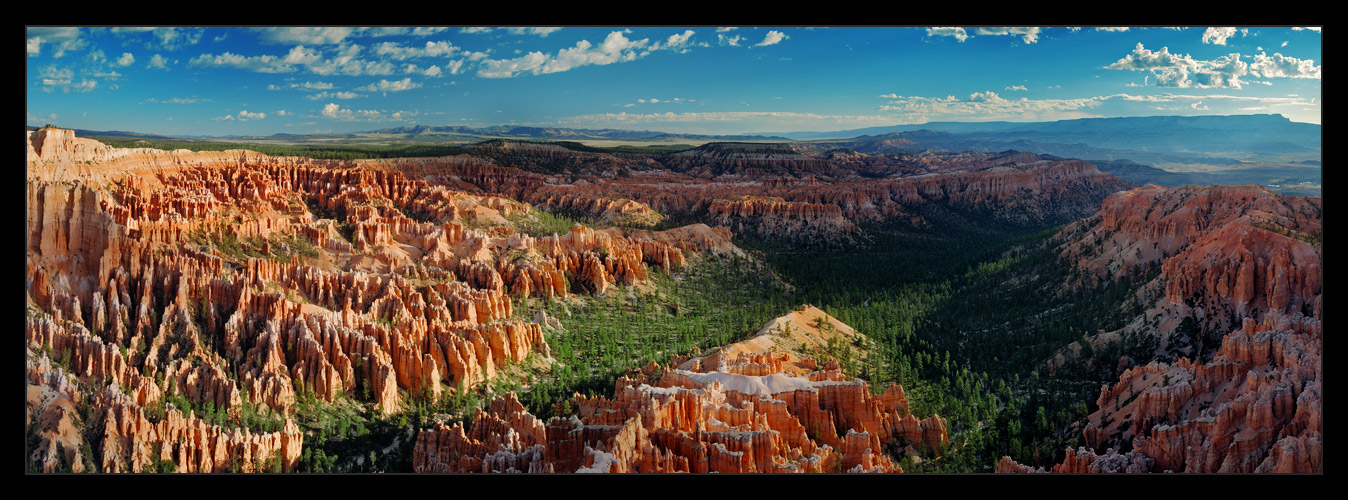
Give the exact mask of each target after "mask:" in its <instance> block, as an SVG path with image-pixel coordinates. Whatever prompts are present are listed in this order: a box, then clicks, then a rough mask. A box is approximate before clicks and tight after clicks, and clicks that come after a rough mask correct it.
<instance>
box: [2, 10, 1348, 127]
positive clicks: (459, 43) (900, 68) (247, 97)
mask: <svg viewBox="0 0 1348 500" xmlns="http://www.w3.org/2000/svg"><path fill="white" fill-rule="evenodd" d="M25 45H26V50H27V72H26V73H25V77H26V79H27V83H26V87H25V88H26V90H27V98H28V100H27V123H28V124H29V125H43V124H46V123H52V124H56V125H59V126H62V127H66V128H81V129H89V130H125V131H135V132H144V133H158V134H168V135H216V136H219V135H269V134H274V133H292V134H305V133H315V132H355V131H362V130H374V129H379V128H387V127H395V126H401V125H469V126H486V125H512V124H513V125H530V126H560V127H574V128H617V129H628V130H660V131H669V132H683V133H703V134H738V133H751V132H796V131H832V130H843V129H852V128H861V127H872V126H883V125H896V124H910V123H924V122H928V121H988V120H1006V121H1047V120H1060V119H1072V118H1085V117H1114V116H1152V115H1210V114H1217V115H1227V114H1263V113H1276V114H1282V115H1284V116H1287V117H1288V118H1290V119H1292V120H1293V121H1299V122H1310V123H1320V120H1321V85H1320V84H1321V79H1320V73H1321V66H1320V61H1321V48H1322V42H1321V35H1320V30H1319V28H1306V29H1302V28H1287V27H1280V28H1268V27H1207V26H1201V27H1188V28H1161V27H1150V28H1136V27H1134V28H1094V27H1082V28H1074V27H1072V28H1069V27H1012V28H998V27H902V28H801V27H737V28H736V27H715V26H712V27H706V26H702V27H631V28H627V27H609V28H594V27H585V28H576V27H565V28H541V27H534V28H461V27H450V28H426V27H420V28H395V27H378V28H360V27H319V28H303V27H290V28H256V27H254V28H216V27H204V28H203V27H192V28H183V27H160V28H126V27H116V28H113V27H100V28H58V27H29V28H27V36H26V39H25Z"/></svg>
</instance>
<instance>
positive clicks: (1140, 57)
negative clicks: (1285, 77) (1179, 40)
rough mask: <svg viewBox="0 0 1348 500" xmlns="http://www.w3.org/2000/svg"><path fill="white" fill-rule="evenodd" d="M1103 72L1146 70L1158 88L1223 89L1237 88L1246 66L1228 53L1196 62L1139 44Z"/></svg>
mask: <svg viewBox="0 0 1348 500" xmlns="http://www.w3.org/2000/svg"><path fill="white" fill-rule="evenodd" d="M1105 68H1107V69H1119V70H1133V71H1150V72H1151V74H1152V76H1154V77H1156V85H1157V86H1161V87H1179V88H1187V87H1199V88H1211V87H1223V88H1237V89H1238V88H1241V84H1242V83H1243V82H1241V80H1240V77H1241V76H1244V75H1245V74H1246V73H1248V72H1249V65H1248V64H1246V63H1245V62H1244V61H1242V60H1241V59H1240V54H1237V53H1232V54H1229V55H1226V56H1222V57H1219V58H1217V59H1213V60H1211V61H1203V60H1196V59H1194V58H1193V57H1191V56H1190V55H1188V54H1185V55H1184V56H1182V57H1181V56H1179V55H1176V54H1171V53H1170V50H1169V48H1168V47H1162V48H1161V50H1160V51H1156V52H1153V51H1150V50H1147V49H1146V48H1144V47H1143V45H1142V44H1141V43H1138V44H1137V47H1136V48H1134V49H1133V52H1132V53H1131V54H1128V55H1127V56H1124V57H1123V58H1122V59H1119V60H1118V61H1116V62H1114V64H1111V65H1109V66H1105Z"/></svg>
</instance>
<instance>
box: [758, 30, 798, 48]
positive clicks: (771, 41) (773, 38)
mask: <svg viewBox="0 0 1348 500" xmlns="http://www.w3.org/2000/svg"><path fill="white" fill-rule="evenodd" d="M787 38H790V37H788V36H786V35H784V34H782V32H780V31H777V30H772V31H769V32H768V34H767V35H766V36H764V37H763V41H761V42H758V43H757V44H754V47H766V46H768V45H776V44H779V43H781V42H782V40H786V39H787Z"/></svg>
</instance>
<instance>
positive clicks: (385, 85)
mask: <svg viewBox="0 0 1348 500" xmlns="http://www.w3.org/2000/svg"><path fill="white" fill-rule="evenodd" d="M420 86H421V84H420V83H416V82H413V81H412V79H411V78H410V77H409V78H403V79H402V80H397V81H392V82H390V81H388V80H384V79H380V80H379V82H378V83H371V84H369V85H366V86H364V87H356V90H363V91H366V92H402V91H404V90H412V89H415V88H417V87H420Z"/></svg>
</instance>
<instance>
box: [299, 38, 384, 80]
mask: <svg viewBox="0 0 1348 500" xmlns="http://www.w3.org/2000/svg"><path fill="white" fill-rule="evenodd" d="M361 50H362V47H361V46H360V45H355V44H349V45H348V44H344V45H340V46H338V48H337V49H336V52H335V55H334V57H332V58H331V59H324V60H323V61H321V62H318V63H314V64H310V65H309V71H312V72H314V73H316V74H319V75H333V74H338V75H348V76H361V75H372V76H377V75H391V74H393V63H390V62H388V61H368V60H364V59H358V58H357V57H356V56H358V55H360V52H361Z"/></svg>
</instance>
